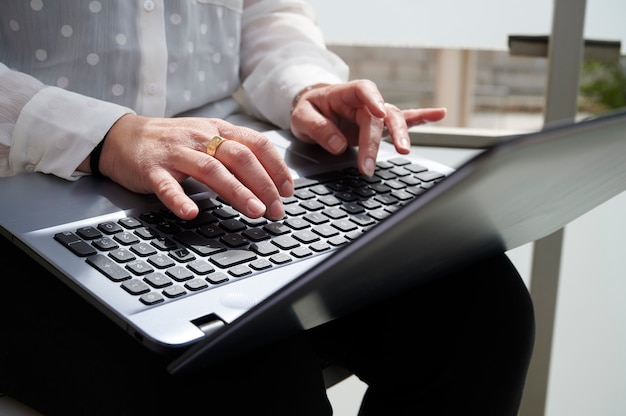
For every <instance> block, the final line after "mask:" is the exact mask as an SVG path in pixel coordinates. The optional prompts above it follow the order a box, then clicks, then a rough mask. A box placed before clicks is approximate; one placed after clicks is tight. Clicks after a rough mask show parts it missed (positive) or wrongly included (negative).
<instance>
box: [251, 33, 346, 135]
mask: <svg viewBox="0 0 626 416" xmlns="http://www.w3.org/2000/svg"><path fill="white" fill-rule="evenodd" d="M292 48H293V49H295V50H297V51H298V54H295V53H292V52H293V51H291V49H292ZM303 49H310V50H309V51H307V52H310V53H303V51H302V50H303ZM348 75H349V71H348V67H347V65H346V64H345V63H344V62H343V61H342V60H341V59H339V57H337V56H336V55H335V54H333V53H332V52H330V51H328V50H325V49H320V48H318V47H311V46H310V45H307V44H296V45H291V46H290V47H287V48H284V49H283V50H281V51H280V53H277V54H273V55H272V56H271V57H268V58H266V59H265V60H263V61H261V62H260V63H259V65H258V67H257V68H255V70H254V72H253V74H251V75H250V76H249V77H248V78H247V79H246V80H245V81H244V83H243V90H244V92H245V101H244V105H245V107H246V109H248V110H249V111H251V112H253V115H255V116H257V117H261V118H262V119H265V120H268V121H270V122H271V123H273V124H274V125H276V126H278V127H280V128H283V129H289V125H290V122H291V106H292V103H293V99H294V97H295V96H296V95H297V94H298V93H299V92H300V91H302V89H303V88H305V87H307V86H309V85H312V84H319V83H324V84H337V83H340V82H345V81H347V79H348Z"/></svg>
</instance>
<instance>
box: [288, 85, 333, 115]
mask: <svg viewBox="0 0 626 416" xmlns="http://www.w3.org/2000/svg"><path fill="white" fill-rule="evenodd" d="M329 85H330V84H325V83H318V84H313V85H309V86H308V87H304V88H303V89H301V90H300V91H299V92H298V93H297V94H296V96H295V97H293V101H292V102H291V111H290V112H291V113H293V110H294V109H295V108H296V105H297V104H298V102H299V101H300V99H301V98H302V96H303V95H304V94H306V93H307V92H309V91H311V90H314V89H316V88H323V87H327V86H329Z"/></svg>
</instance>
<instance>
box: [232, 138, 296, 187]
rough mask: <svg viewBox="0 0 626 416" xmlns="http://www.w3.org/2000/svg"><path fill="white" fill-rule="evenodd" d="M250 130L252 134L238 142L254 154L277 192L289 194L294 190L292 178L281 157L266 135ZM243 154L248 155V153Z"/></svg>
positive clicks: (236, 139)
mask: <svg viewBox="0 0 626 416" xmlns="http://www.w3.org/2000/svg"><path fill="white" fill-rule="evenodd" d="M250 132H252V135H251V136H246V137H245V140H241V141H240V143H242V144H244V145H245V146H246V147H247V148H249V149H250V151H251V152H252V154H253V155H254V156H255V160H256V161H258V163H260V165H261V166H262V168H263V170H264V171H265V172H266V173H267V174H268V175H269V177H270V178H271V180H272V182H273V183H274V185H275V187H276V188H277V189H278V192H279V194H280V195H281V196H284V197H288V196H291V195H292V194H293V191H294V188H293V187H294V184H293V178H292V176H291V173H290V171H289V168H288V167H287V165H286V164H285V161H284V159H283V157H282V156H281V155H280V153H278V151H277V150H276V147H275V146H274V144H273V143H272V142H271V141H270V140H269V139H268V138H267V137H265V136H263V135H261V134H259V133H257V132H255V131H253V130H250ZM239 137H241V136H237V137H236V138H235V141H239V140H240V139H239ZM245 156H246V157H250V155H249V154H246V155H245ZM220 160H222V159H220ZM242 163H243V162H242Z"/></svg>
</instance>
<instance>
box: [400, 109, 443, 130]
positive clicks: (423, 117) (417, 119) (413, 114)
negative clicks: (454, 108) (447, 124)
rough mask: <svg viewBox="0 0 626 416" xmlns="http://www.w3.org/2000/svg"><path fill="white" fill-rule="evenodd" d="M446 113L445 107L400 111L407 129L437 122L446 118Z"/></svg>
mask: <svg viewBox="0 0 626 416" xmlns="http://www.w3.org/2000/svg"><path fill="white" fill-rule="evenodd" d="M446 113H447V109H446V108H445V107H441V108H420V109H412V110H402V114H403V115H404V119H405V120H406V123H407V125H408V127H413V126H418V125H420V124H425V123H431V122H435V121H439V120H441V119H443V118H444V117H445V116H446Z"/></svg>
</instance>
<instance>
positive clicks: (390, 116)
mask: <svg viewBox="0 0 626 416" xmlns="http://www.w3.org/2000/svg"><path fill="white" fill-rule="evenodd" d="M385 107H386V108H387V115H386V116H385V127H387V130H388V132H389V136H390V137H391V141H392V142H393V144H394V146H395V148H396V151H398V153H401V154H407V153H409V152H410V150H411V140H410V139H409V128H408V125H407V122H406V119H405V116H404V113H403V112H402V110H400V109H399V108H398V107H396V106H395V105H393V104H385Z"/></svg>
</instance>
